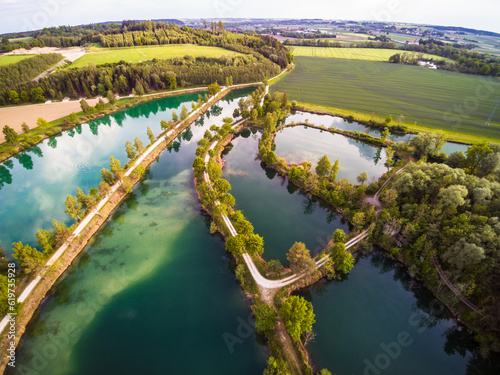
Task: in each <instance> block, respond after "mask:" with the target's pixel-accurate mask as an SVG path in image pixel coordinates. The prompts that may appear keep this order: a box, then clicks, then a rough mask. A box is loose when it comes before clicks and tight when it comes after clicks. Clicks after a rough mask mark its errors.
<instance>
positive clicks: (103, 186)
mask: <svg viewBox="0 0 500 375" xmlns="http://www.w3.org/2000/svg"><path fill="white" fill-rule="evenodd" d="M104 170H107V169H104ZM108 172H109V171H108ZM109 173H110V174H111V172H109ZM111 178H113V175H111ZM110 188H111V186H109V184H108V183H107V182H105V181H101V182H99V186H98V188H97V190H98V191H99V194H100V195H101V197H103V196H105V195H106V194H107V193H108V191H109V189H110Z"/></svg>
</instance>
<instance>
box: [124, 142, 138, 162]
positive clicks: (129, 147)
mask: <svg viewBox="0 0 500 375" xmlns="http://www.w3.org/2000/svg"><path fill="white" fill-rule="evenodd" d="M125 151H126V152H127V158H129V159H130V160H134V159H135V158H136V157H137V154H136V152H135V149H134V146H132V143H130V142H129V141H127V142H125Z"/></svg>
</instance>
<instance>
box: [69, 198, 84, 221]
mask: <svg viewBox="0 0 500 375" xmlns="http://www.w3.org/2000/svg"><path fill="white" fill-rule="evenodd" d="M64 206H65V207H66V210H65V212H66V214H68V215H69V216H70V217H71V218H72V219H74V220H81V219H82V218H81V216H83V215H84V214H85V210H84V209H83V207H82V204H81V203H80V202H79V201H78V199H77V198H76V197H73V196H72V195H68V197H67V198H66V202H64Z"/></svg>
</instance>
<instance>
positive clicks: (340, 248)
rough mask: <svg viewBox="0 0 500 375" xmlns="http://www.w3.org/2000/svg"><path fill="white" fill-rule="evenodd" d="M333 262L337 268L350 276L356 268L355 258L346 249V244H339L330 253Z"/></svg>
mask: <svg viewBox="0 0 500 375" xmlns="http://www.w3.org/2000/svg"><path fill="white" fill-rule="evenodd" d="M330 254H331V257H332V261H333V263H334V264H335V268H336V269H337V270H338V271H339V272H341V273H343V274H348V273H349V271H350V270H351V269H352V268H353V267H354V258H353V256H352V254H351V253H350V252H348V251H347V250H346V248H345V244H343V243H341V242H337V243H336V244H335V245H334V246H333V247H332V249H331V251H330Z"/></svg>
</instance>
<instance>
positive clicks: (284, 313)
mask: <svg viewBox="0 0 500 375" xmlns="http://www.w3.org/2000/svg"><path fill="white" fill-rule="evenodd" d="M279 316H280V317H281V319H283V322H284V323H285V327H286V330H287V331H288V333H289V334H290V336H292V337H293V338H294V339H295V340H300V335H301V334H302V332H308V331H311V330H312V325H313V324H314V323H315V320H314V317H315V315H314V312H313V306H312V304H311V302H309V301H306V300H305V298H303V297H300V296H291V297H288V298H287V299H286V300H285V301H284V302H283V305H282V306H281V308H280V309H279Z"/></svg>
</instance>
